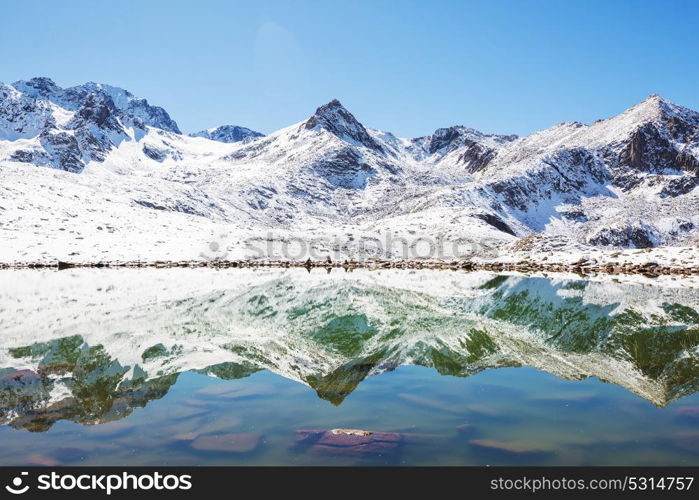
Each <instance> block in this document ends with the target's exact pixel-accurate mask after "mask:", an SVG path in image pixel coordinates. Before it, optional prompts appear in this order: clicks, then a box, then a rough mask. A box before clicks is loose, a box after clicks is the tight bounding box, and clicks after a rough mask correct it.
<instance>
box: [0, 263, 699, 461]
mask: <svg viewBox="0 0 699 500" xmlns="http://www.w3.org/2000/svg"><path fill="white" fill-rule="evenodd" d="M0 280H1V281H0V325H2V328H1V330H0V336H1V337H0V338H1V339H2V343H1V344H0V351H1V352H0V443H1V444H2V446H0V464H2V465H25V464H38V465H52V464H61V465H72V464H84V465H235V464H241V465H242V464H263V465H265V464H268V465H277V464H281V465H283V464H296V465H314V464H320V465H333V464H336V465H345V464H347V465H349V464H366V465H373V464H386V465H400V464H408V465H441V464H443V465H459V464H466V465H483V464H493V465H494V464H530V465H576V464H581V465H586V464H590V465H603V464H617V465H636V464H639V465H641V464H647V465H663V464H687V465H690V464H691V465H699V395H697V389H698V388H699V289H698V288H697V284H696V283H693V282H692V281H688V280H684V281H683V280H681V279H678V280H670V279H666V280H662V281H658V280H651V279H641V278H638V279H635V280H631V281H627V282H624V281H623V280H622V281H621V282H614V281H610V280H608V279H606V280H601V279H600V280H596V279H590V280H583V279H579V278H576V277H571V276H567V277H563V278H561V277H553V278H543V277H523V276H505V275H493V274H489V273H481V272H478V273H452V272H433V271H424V272H421V271H413V272H411V271H400V270H398V271H381V272H370V271H355V272H352V273H345V272H336V271H334V272H332V273H330V274H325V273H324V272H319V271H318V270H316V271H314V272H312V273H310V274H308V273H306V272H305V271H303V270H229V271H215V270H184V269H181V270H74V271H73V270H71V271H61V272H43V271H42V272H40V271H7V272H3V273H2V276H0ZM337 428H341V429H361V430H369V431H372V434H368V435H360V436H356V435H347V434H335V433H333V432H332V431H331V430H332V429H337ZM309 431H310V432H309Z"/></svg>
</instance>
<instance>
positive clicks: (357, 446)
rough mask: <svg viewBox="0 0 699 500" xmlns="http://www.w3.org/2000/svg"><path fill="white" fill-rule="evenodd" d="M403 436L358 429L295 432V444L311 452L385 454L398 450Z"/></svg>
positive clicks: (394, 433)
mask: <svg viewBox="0 0 699 500" xmlns="http://www.w3.org/2000/svg"><path fill="white" fill-rule="evenodd" d="M402 441H403V436H402V435H401V434H399V433H396V432H375V431H364V430H359V429H333V430H330V431H322V430H297V431H296V443H297V444H298V445H302V446H310V450H311V451H313V452H326V453H350V454H355V453H356V454H360V455H361V454H385V453H391V452H394V451H396V450H397V449H398V447H399V446H400V444H401V442H402Z"/></svg>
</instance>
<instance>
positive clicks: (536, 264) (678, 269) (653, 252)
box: [0, 247, 699, 277]
mask: <svg viewBox="0 0 699 500" xmlns="http://www.w3.org/2000/svg"><path fill="white" fill-rule="evenodd" d="M178 267H181V268H221V269H227V268H257V267H272V268H292V267H293V268H299V267H301V268H304V267H305V268H308V269H309V270H310V269H312V268H323V269H333V268H342V269H346V270H351V269H437V270H440V269H441V270H464V271H477V270H485V271H516V272H546V273H548V272H552V273H574V274H578V275H580V274H582V275H586V274H641V275H645V276H650V277H653V276H659V275H699V249H697V248H696V247H660V248H652V249H641V250H638V249H624V250H609V249H590V250H589V251H588V252H586V253H581V252H574V251H570V250H562V251H558V252H553V251H548V252H546V251H519V252H511V253H505V254H501V255H498V256H497V257H487V256H484V257H478V256H473V257H471V258H462V259H454V260H448V259H396V258H392V259H388V258H387V259H383V258H371V259H366V260H353V259H344V260H332V259H330V258H329V257H328V258H326V259H322V260H312V259H310V258H309V259H306V260H271V259H237V260H227V259H196V260H114V261H63V260H56V261H36V262H11V263H4V262H0V269H26V268H36V269H51V268H55V269H59V270H60V269H70V268H178Z"/></svg>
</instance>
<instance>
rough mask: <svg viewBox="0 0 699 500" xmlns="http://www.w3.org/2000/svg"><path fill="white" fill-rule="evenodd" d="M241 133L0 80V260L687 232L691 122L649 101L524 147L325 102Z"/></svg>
mask: <svg viewBox="0 0 699 500" xmlns="http://www.w3.org/2000/svg"><path fill="white" fill-rule="evenodd" d="M245 130H247V129H245ZM238 132H240V130H239V131H238ZM238 132H236V128H235V127H233V128H226V127H220V128H219V129H212V130H210V131H206V133H198V134H193V135H195V136H197V135H199V136H201V135H203V136H205V137H188V136H185V135H182V134H180V133H179V129H178V128H177V124H176V123H175V122H174V121H172V119H171V118H170V117H169V116H168V115H167V113H166V112H165V111H164V110H162V108H157V107H154V106H151V105H150V104H148V102H147V101H145V100H143V99H138V98H136V97H134V96H133V95H132V94H130V93H129V92H127V91H125V90H122V89H118V88H115V87H111V86H108V85H102V84H95V83H88V84H85V85H81V86H78V87H72V88H68V89H61V88H59V87H58V86H56V85H55V83H53V82H52V81H51V80H49V79H47V78H34V79H32V80H28V81H21V82H16V83H14V84H12V85H2V86H0V168H1V169H2V173H3V183H2V186H0V190H1V191H0V222H1V223H2V225H1V226H0V231H1V232H2V234H3V239H4V240H6V241H9V242H10V244H9V245H5V248H3V250H2V257H0V260H2V261H4V262H18V261H22V262H28V261H42V262H44V261H51V260H56V259H62V260H70V259H80V260H132V259H148V260H157V259H163V258H172V259H185V258H187V259H190V258H202V257H201V255H202V254H207V255H208V254H209V253H210V252H208V251H207V247H208V246H210V245H211V244H215V246H216V247H217V248H219V249H220V251H219V255H224V254H225V255H227V256H229V257H231V256H233V255H238V256H250V254H251V252H250V248H247V247H245V244H244V242H245V241H246V240H247V239H248V238H250V237H257V238H261V239H263V240H268V241H271V243H272V244H274V245H277V246H279V245H282V246H283V245H285V244H287V243H289V241H291V240H293V239H298V238H300V239H302V240H306V241H307V242H308V243H309V245H308V248H307V249H306V250H307V251H306V254H305V256H304V257H303V258H304V259H305V257H307V256H309V254H308V250H309V249H311V248H313V249H315V250H317V253H321V254H322V253H323V252H327V251H329V250H332V249H339V250H340V251H341V253H343V255H348V256H355V257H359V258H361V257H365V256H366V255H361V252H362V248H361V246H362V245H364V243H365V241H366V240H367V239H372V238H374V239H376V238H379V239H385V238H394V239H397V240H400V241H406V242H407V245H408V246H409V245H411V244H412V243H414V242H415V241H416V240H420V239H421V238H423V239H424V238H427V239H428V240H431V241H432V242H434V241H435V240H438V241H447V242H450V243H451V246H450V248H452V250H450V251H448V252H446V254H444V255H434V253H432V254H430V255H429V256H432V257H435V256H437V257H443V258H450V259H451V258H458V257H459V256H460V255H462V254H465V253H472V251H473V250H474V249H478V248H483V247H490V248H504V245H506V244H510V243H512V242H514V241H515V240H517V238H521V237H524V236H527V235H530V234H533V233H542V235H544V236H546V235H548V236H550V237H552V238H564V239H566V240H567V241H570V242H571V244H575V245H582V246H583V247H584V246H586V245H588V246H589V245H596V246H612V247H630V248H633V247H649V246H663V245H695V244H696V241H697V235H698V234H699V231H698V230H697V228H698V227H699V210H698V207H699V199H698V198H699V191H698V190H697V189H696V187H697V185H698V183H699V181H698V175H699V168H698V165H699V160H698V158H699V114H698V113H696V112H694V111H691V110H688V109H686V108H682V107H680V106H677V105H674V104H672V103H670V102H668V101H666V100H663V99H662V98H660V97H658V96H651V97H649V98H648V99H646V100H645V101H643V102H642V103H639V104H638V105H636V106H634V107H632V108H630V109H629V110H627V111H625V112H624V113H622V114H620V115H618V116H615V117H612V118H609V119H606V120H600V121H598V122H595V123H593V124H591V125H583V124H580V123H563V124H559V125H556V126H554V127H552V128H550V129H547V130H544V131H541V132H537V133H535V134H532V135H530V136H527V137H522V138H518V137H516V136H511V135H488V134H483V133H481V132H478V131H476V130H473V129H469V128H467V127H462V126H455V127H449V128H443V129H438V130H437V131H435V132H434V133H433V134H432V135H429V136H425V137H420V138H416V139H403V138H398V137H396V136H394V135H393V134H391V133H389V132H384V131H379V130H374V129H371V128H367V127H365V126H364V125H362V124H361V122H359V121H358V120H357V118H356V117H355V116H354V115H352V113H350V112H349V111H348V110H347V109H346V108H344V107H343V106H342V104H341V103H340V102H339V101H337V100H333V101H331V102H329V103H327V104H325V105H323V106H320V107H319V108H318V109H317V110H316V111H315V113H314V114H312V115H311V116H310V117H309V118H308V119H306V120H304V121H302V122H299V123H297V124H295V125H292V126H290V127H286V128H284V129H282V130H279V131H277V132H275V133H273V134H270V135H269V136H260V137H252V136H248V137H246V138H244V140H242V141H236V142H227V141H232V140H233V139H235V138H236V137H239V136H236V134H237V133H238ZM211 139H216V140H211ZM35 166H48V167H53V169H45V168H34V167H35ZM64 171H65V172H64ZM98 227H99V228H101V229H97V228H98ZM105 227H109V228H110V229H109V230H108V234H109V236H107V233H105V232H104V231H105ZM455 242H461V243H463V242H465V243H467V246H468V244H471V247H470V248H467V249H466V250H463V249H456V250H454V248H456V247H455V245H454V243H455ZM401 244H402V243H401ZM448 246H449V245H448ZM357 252H358V253H359V255H358V254H357ZM381 252H383V255H384V256H392V257H397V256H398V257H399V256H400V251H396V249H388V248H383V249H382V250H381V251H379V255H381ZM253 253H254V252H253ZM258 254H259V252H258ZM258 256H259V255H258ZM377 256H378V255H377ZM413 256H415V255H414V254H413ZM425 256H427V255H425ZM298 257H299V258H301V255H300V254H299V255H298ZM320 258H322V256H321V257H320Z"/></svg>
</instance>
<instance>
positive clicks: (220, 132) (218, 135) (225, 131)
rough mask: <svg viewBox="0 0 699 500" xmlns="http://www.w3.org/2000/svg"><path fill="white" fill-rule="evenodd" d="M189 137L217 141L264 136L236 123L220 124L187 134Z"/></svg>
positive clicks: (233, 140)
mask: <svg viewBox="0 0 699 500" xmlns="http://www.w3.org/2000/svg"><path fill="white" fill-rule="evenodd" d="M189 136H190V137H204V138H206V139H210V140H212V141H219V142H228V143H230V142H240V141H244V140H246V139H254V138H256V137H264V134H262V133H260V132H257V131H255V130H251V129H249V128H247V127H240V126H238V125H221V126H220V127H214V128H210V129H207V130H201V131H199V132H194V133H192V134H189Z"/></svg>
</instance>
